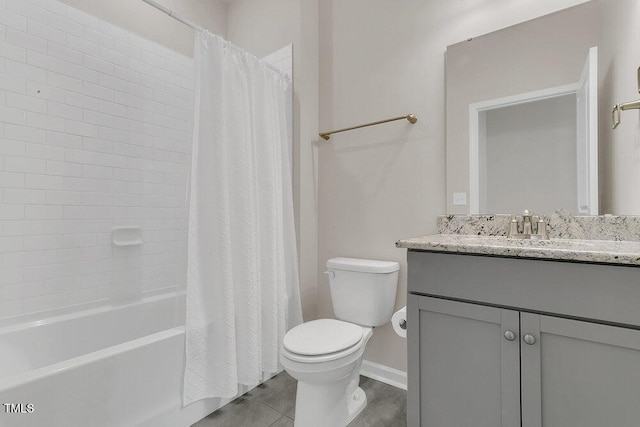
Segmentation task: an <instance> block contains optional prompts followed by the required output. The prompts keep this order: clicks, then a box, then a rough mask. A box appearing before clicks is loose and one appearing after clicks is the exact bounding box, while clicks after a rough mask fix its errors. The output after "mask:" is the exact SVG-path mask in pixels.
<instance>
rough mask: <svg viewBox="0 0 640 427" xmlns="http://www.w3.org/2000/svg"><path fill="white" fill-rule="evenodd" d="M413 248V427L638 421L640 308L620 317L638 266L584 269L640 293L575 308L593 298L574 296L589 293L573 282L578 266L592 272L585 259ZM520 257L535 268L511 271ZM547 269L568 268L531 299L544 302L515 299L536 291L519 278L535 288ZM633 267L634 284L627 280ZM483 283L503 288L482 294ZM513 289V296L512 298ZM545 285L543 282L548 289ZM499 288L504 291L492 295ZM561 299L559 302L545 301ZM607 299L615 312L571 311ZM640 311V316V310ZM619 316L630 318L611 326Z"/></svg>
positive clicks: (627, 426) (593, 426)
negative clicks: (571, 260)
mask: <svg viewBox="0 0 640 427" xmlns="http://www.w3.org/2000/svg"><path fill="white" fill-rule="evenodd" d="M410 255H411V256H410V257H409V292H410V295H409V298H408V301H407V309H408V322H407V323H408V337H407V338H408V350H409V371H408V387H409V393H408V424H409V426H426V427H450V426H456V427H497V426H501V427H518V426H522V427H605V426H606V427H608V426H612V427H632V426H633V427H637V426H638V425H640V330H638V329H637V328H638V326H640V321H636V320H634V319H635V318H636V317H638V314H636V313H630V314H629V315H628V316H627V317H624V316H625V315H624V314H623V313H616V311H619V310H617V309H619V308H620V307H622V306H623V304H622V300H625V299H636V298H638V295H637V294H640V280H639V279H640V269H628V268H627V269H626V270H625V269H624V268H621V267H614V266H604V265H599V266H593V265H590V266H588V267H585V268H587V270H589V268H592V267H597V268H604V269H607V268H612V269H614V270H610V273H611V275H612V276H611V277H610V278H611V280H612V281H613V282H611V283H614V282H615V283H618V284H620V283H624V282H625V281H626V283H627V284H628V285H630V286H635V293H629V292H631V288H630V289H628V290H627V291H628V293H626V295H609V297H608V298H606V299H602V298H601V297H600V296H598V295H592V297H593V298H594V299H593V300H592V301H591V302H590V304H591V305H589V306H584V307H581V308H576V307H577V306H575V303H576V300H580V301H581V302H580V303H579V304H578V305H583V304H582V302H584V301H589V300H588V299H587V300H584V301H583V300H582V296H578V295H577V294H575V292H583V293H584V292H588V290H589V289H590V286H589V283H587V282H588V280H589V279H588V278H587V276H588V274H587V275H585V276H583V277H580V280H578V281H575V282H572V279H571V277H573V273H575V274H577V275H578V276H579V275H580V274H585V273H584V272H583V271H582V269H581V266H582V267H584V266H585V265H584V264H583V265H581V264H576V263H557V262H551V263H550V262H546V261H535V260H522V259H519V260H517V259H512V258H497V257H481V256H470V255H457V254H440V253H428V252H424V253H422V252H414V253H411V252H410ZM514 262H515V263H516V264H518V263H521V264H518V266H519V267H523V266H527V267H525V268H524V270H522V271H521V274H519V275H514V274H512V273H513V271H512V270H511V268H512V265H511V263H514ZM522 263H523V264H522ZM557 264H564V265H560V266H559V265H557ZM548 268H551V269H552V270H553V271H554V274H557V273H558V272H559V271H560V270H563V269H565V268H567V270H566V271H564V272H563V273H562V275H561V277H558V278H557V279H558V282H556V286H555V289H556V291H557V293H556V294H555V295H546V296H544V298H538V299H536V298H533V300H534V301H538V302H536V304H542V305H541V306H539V307H535V306H531V305H530V301H525V300H522V301H520V303H518V299H519V298H523V299H526V298H527V296H529V295H528V294H527V292H525V291H523V290H522V289H518V288H519V285H518V284H516V282H517V281H518V280H519V279H521V282H519V283H520V284H522V283H524V284H528V285H531V283H533V282H535V278H539V277H542V278H543V279H545V273H543V271H545V270H546V269H548ZM558 268H559V269H560V270H558ZM616 268H618V269H620V270H615V269H616ZM430 271H431V273H433V274H429V272H430ZM587 273H589V272H588V271H587ZM629 274H631V275H632V276H635V279H634V280H626V279H625V277H626V276H625V275H629ZM465 277H466V280H463V278H465ZM630 277H631V276H630ZM434 278H435V279H436V281H437V282H438V283H437V285H436V284H435V282H434V281H433V280H434ZM489 279H491V280H489ZM616 279H619V280H618V281H617V282H616ZM510 281H511V283H510ZM443 282H444V283H443ZM463 282H464V283H463ZM486 283H493V284H495V285H496V286H497V287H495V288H494V287H492V286H489V287H488V288H486V289H483V287H484V284H486ZM611 283H606V282H603V283H600V285H601V286H609V285H611ZM611 286H612V290H616V289H615V288H616V286H613V285H611ZM574 287H575V289H573V288H574ZM547 289H554V288H552V287H549V288H547ZM471 290H472V291H471ZM510 290H511V291H512V292H515V294H514V293H512V294H510V295H508V294H509V292H510ZM537 290H538V291H543V290H544V286H542V284H539V286H538V289H537ZM496 291H499V292H500V295H499V296H498V295H492V292H496ZM467 293H468V294H469V297H468V298H465V296H466V294H467ZM534 293H535V290H534ZM552 297H555V298H554V299H553V302H550V303H549V305H545V304H544V301H545V300H546V298H552ZM504 299H508V300H509V301H511V303H510V304H505V301H504ZM618 300H620V301H618ZM618 302H619V304H618ZM599 304H600V305H601V304H605V305H606V304H609V305H610V307H609V308H608V309H607V310H605V311H598V314H596V312H594V313H593V316H594V317H582V318H581V319H580V320H577V319H576V317H577V316H575V314H574V313H573V310H578V309H581V310H586V311H584V312H585V313H587V312H588V311H589V310H596V311H597V310H602V306H600V307H597V306H598V305H599ZM551 308H553V309H554V310H556V309H557V310H558V311H556V312H554V311H553V310H550V309H551ZM636 311H637V312H638V313H640V306H639V307H638V308H637V310H636ZM605 312H608V313H610V314H606V313H605ZM602 313H604V314H602ZM596 316H603V317H604V318H599V317H596ZM617 316H618V317H619V316H622V317H620V318H625V319H628V320H629V322H625V324H624V325H612V323H613V322H612V319H617V318H618V317H617ZM605 323H607V324H605Z"/></svg>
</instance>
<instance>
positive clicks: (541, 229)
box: [536, 215, 549, 240]
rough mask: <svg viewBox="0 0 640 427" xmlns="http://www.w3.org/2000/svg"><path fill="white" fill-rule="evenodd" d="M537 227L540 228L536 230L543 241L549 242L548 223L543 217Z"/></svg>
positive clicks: (539, 219)
mask: <svg viewBox="0 0 640 427" xmlns="http://www.w3.org/2000/svg"><path fill="white" fill-rule="evenodd" d="M537 225H538V228H537V230H536V233H537V234H539V235H540V238H541V239H542V240H549V235H548V234H547V223H546V222H545V221H544V219H543V218H542V215H540V218H538V221H537Z"/></svg>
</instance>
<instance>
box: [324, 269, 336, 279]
mask: <svg viewBox="0 0 640 427" xmlns="http://www.w3.org/2000/svg"><path fill="white" fill-rule="evenodd" d="M324 274H326V275H327V276H329V279H333V278H334V277H336V273H334V272H333V271H331V270H327V271H325V272H324Z"/></svg>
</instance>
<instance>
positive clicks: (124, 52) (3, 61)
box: [0, 0, 193, 320]
mask: <svg viewBox="0 0 640 427" xmlns="http://www.w3.org/2000/svg"><path fill="white" fill-rule="evenodd" d="M192 75H193V61H192V59H191V58H187V57H184V56H182V55H180V54H178V53H176V52H174V51H171V50H169V49H167V48H165V47H163V46H161V45H159V44H156V43H153V42H151V41H148V40H146V39H143V38H141V37H139V36H137V35H134V34H131V33H129V32H126V31H124V30H122V29H119V28H117V27H115V26H113V25H111V24H108V23H106V22H103V21H101V20H99V19H97V18H96V17H93V16H90V15H88V14H85V13H83V12H81V11H78V10H76V9H73V8H70V7H68V6H66V5H64V4H63V3H60V2H58V1H56V0H0V318H4V319H5V320H10V319H8V318H13V317H15V316H21V315H26V314H33V313H36V312H42V311H47V310H59V309H62V311H64V310H65V309H67V310H68V309H70V307H71V306H76V305H78V304H82V305H83V306H84V305H96V304H102V303H110V302H113V301H121V300H126V299H129V298H135V297H140V296H142V295H144V294H147V293H157V292H172V291H175V290H178V289H181V288H183V287H184V281H185V279H186V218H187V206H186V197H185V196H186V182H187V174H188V168H189V164H190V162H191V159H190V156H191V154H190V152H191V128H192V99H193V88H192V83H193V82H192ZM122 225H136V226H140V227H141V228H142V235H143V239H144V244H143V245H142V246H132V247H116V246H112V243H111V229H112V227H114V226H122ZM21 317H22V316H21Z"/></svg>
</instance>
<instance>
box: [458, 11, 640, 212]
mask: <svg viewBox="0 0 640 427" xmlns="http://www.w3.org/2000/svg"><path fill="white" fill-rule="evenodd" d="M638 4H640V2H637V1H635V0H592V1H589V2H586V3H582V4H580V5H578V6H575V7H572V8H568V9H565V10H562V11H559V12H556V13H553V14H551V15H547V16H543V17H540V18H536V19H534V20H531V21H528V22H525V23H522V24H518V25H515V26H512V27H509V28H505V29H503V30H499V31H496V32H493V33H490V34H486V35H484V36H480V37H476V38H473V39H469V40H466V41H463V42H461V43H457V44H454V45H451V46H449V47H448V48H447V54H446V78H447V81H446V86H447V96H446V100H447V105H446V113H447V199H448V201H447V212H448V213H452V214H456V213H457V214H461V213H516V212H519V211H522V210H524V209H533V210H534V211H535V212H540V213H550V212H553V211H555V210H557V209H559V208H564V209H566V210H568V211H570V212H573V213H576V214H590V215H593V214H598V213H634V209H636V208H635V207H633V206H635V205H634V204H633V203H629V202H628V201H627V200H625V199H622V198H620V196H619V193H620V191H619V190H618V186H619V185H622V182H623V181H626V180H627V175H629V173H635V172H631V171H632V170H636V169H637V167H633V166H634V165H633V164H632V163H629V162H628V161H626V160H625V157H626V156H629V155H631V154H632V153H630V152H625V151H624V150H620V149H618V150H616V149H614V148H612V147H614V145H613V143H614V141H615V140H616V139H625V138H629V136H630V135H631V134H632V133H633V132H635V138H634V139H636V140H637V138H638V137H637V135H638V133H640V132H638V131H639V129H640V127H639V126H638V125H637V123H638V117H633V114H631V113H625V114H628V116H625V117H624V119H625V120H628V119H631V120H632V121H631V122H630V123H629V124H628V125H627V129H626V130H624V131H621V132H619V133H618V134H613V133H612V132H614V131H613V130H612V129H611V124H610V121H611V106H612V105H613V104H615V103H619V102H620V101H628V99H618V98H620V97H625V98H630V97H633V96H636V97H637V92H632V91H630V90H629V89H628V87H629V84H628V83H627V81H626V79H625V78H624V76H625V75H626V76H628V80H630V81H631V83H633V87H634V88H635V83H636V69H637V67H638V64H637V63H636V64H634V65H631V64H633V60H632V59H629V58H628V54H629V52H630V50H631V49H636V50H635V52H636V58H637V52H638V51H640V38H639V37H637V36H635V38H634V34H626V33H629V32H630V31H631V32H633V31H635V32H636V33H638V31H637V30H635V27H636V25H635V24H634V20H635V19H634V12H635V13H637V12H640V7H639V6H638ZM635 16H636V17H637V16H638V15H637V14H636V15H635ZM625 69H626V74H625ZM634 93H635V95H634ZM614 99H615V101H614ZM636 113H637V112H636ZM635 115H636V116H637V114H635ZM623 124H626V123H623ZM615 132H618V130H616V131H615ZM626 149H627V150H636V148H635V147H633V146H632V147H626ZM633 155H634V156H638V154H636V153H633ZM617 158H621V161H617ZM625 162H627V163H629V164H628V165H627V164H625ZM618 165H623V166H625V167H623V168H621V169H620V170H618V168H617V166H618ZM639 175H640V174H639ZM638 188H639V189H640V184H639V185H638ZM637 212H640V203H638V207H637Z"/></svg>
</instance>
